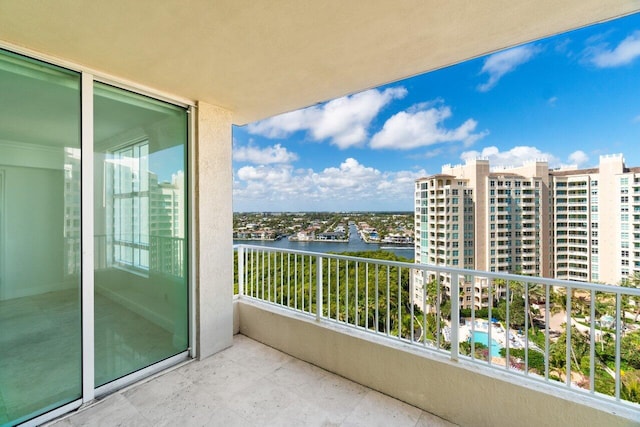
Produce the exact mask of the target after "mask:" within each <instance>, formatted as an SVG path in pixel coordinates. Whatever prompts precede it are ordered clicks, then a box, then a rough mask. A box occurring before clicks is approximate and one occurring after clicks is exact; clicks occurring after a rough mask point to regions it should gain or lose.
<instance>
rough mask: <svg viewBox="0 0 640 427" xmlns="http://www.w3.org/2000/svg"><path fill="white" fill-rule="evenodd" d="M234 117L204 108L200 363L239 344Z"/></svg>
mask: <svg viewBox="0 0 640 427" xmlns="http://www.w3.org/2000/svg"><path fill="white" fill-rule="evenodd" d="M231 117H232V116H231V113H230V112H229V111H227V110H224V109H222V108H218V107H215V106H213V105H209V104H205V103H199V104H198V108H197V119H196V128H197V131H196V153H195V159H196V161H195V167H196V171H195V172H196V173H195V176H196V177H197V180H196V183H195V203H194V204H195V209H196V239H197V241H196V247H197V252H196V265H197V267H196V269H197V273H196V340H197V355H198V357H199V358H204V357H207V356H210V355H212V354H214V353H216V352H218V351H220V350H222V349H224V348H227V347H229V346H231V344H232V343H233V286H231V285H230V283H233V236H232V233H231V230H232V229H233V208H232V203H233V201H232V170H231V165H232V160H231V147H232V144H231Z"/></svg>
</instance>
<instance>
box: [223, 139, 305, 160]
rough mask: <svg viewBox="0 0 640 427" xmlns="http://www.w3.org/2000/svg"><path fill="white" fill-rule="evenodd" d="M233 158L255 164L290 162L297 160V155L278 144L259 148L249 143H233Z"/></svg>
mask: <svg viewBox="0 0 640 427" xmlns="http://www.w3.org/2000/svg"><path fill="white" fill-rule="evenodd" d="M233 160H235V161H237V162H248V163H254V164H257V165H268V164H273V163H291V162H294V161H296V160H298V155H297V154H295V153H292V152H290V151H288V150H287V149H286V148H285V147H283V146H281V145H280V144H276V145H273V146H270V147H264V148H260V147H256V146H255V145H253V144H251V143H250V144H249V145H246V146H243V147H241V146H236V145H234V147H233Z"/></svg>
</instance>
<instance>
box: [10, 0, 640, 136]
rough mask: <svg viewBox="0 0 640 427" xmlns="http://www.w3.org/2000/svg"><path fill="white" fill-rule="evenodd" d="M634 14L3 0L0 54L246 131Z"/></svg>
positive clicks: (522, 4)
mask: <svg viewBox="0 0 640 427" xmlns="http://www.w3.org/2000/svg"><path fill="white" fill-rule="evenodd" d="M637 10H640V0H535V1H532V0H446V1H443V0H413V1H408V0H396V1H391V0H367V1H365V0H353V1H346V0H325V1H319V0H313V1H312V0H268V1H267V0H262V1H261V0H217V1H215V0H187V1H185V0H162V1H158V0H135V1H132V0H108V1H83V0H48V1H42V0H2V1H0V43H2V42H5V43H7V44H10V45H18V46H21V47H25V48H27V49H30V50H35V51H37V52H42V53H44V54H47V55H51V56H54V57H56V58H60V59H63V60H66V61H71V62H73V63H76V64H79V65H81V66H84V67H88V68H91V69H95V70H100V71H102V72H104V73H108V74H110V75H113V76H116V77H118V78H122V79H125V80H129V81H132V82H136V83H139V84H142V85H145V86H148V87H151V88H154V89H156V90H160V91H163V92H166V93H169V94H173V95H176V96H179V97H181V98H187V99H190V100H194V101H196V100H200V101H205V102H208V103H211V104H214V105H218V106H220V107H223V108H226V109H228V110H231V111H232V112H233V117H234V123H236V124H244V123H247V122H251V121H254V120H258V119H261V118H265V117H268V116H271V115H274V114H278V113H282V112H285V111H290V110H293V109H297V108H300V107H304V106H308V105H311V104H314V103H317V102H320V101H325V100H328V99H332V98H335V97H338V96H342V95H345V94H348V93H353V92H357V91H360V90H363V89H367V88H371V87H375V86H378V85H380V84H384V83H389V82H392V81H396V80H399V79H402V78H405V77H408V76H412V75H415V74H419V73H422V72H425V71H428V70H434V69H437V68H441V67H443V66H447V65H451V64H454V63H457V62H460V61H463V60H465V59H468V58H471V57H476V56H479V55H482V54H486V53H489V52H492V51H495V50H498V49H502V48H505V47H509V46H513V45H517V44H520V43H523V42H527V41H531V40H535V39H538V38H541V37H544V36H547V35H551V34H556V33H559V32H563V31H566V30H570V29H574V28H578V27H581V26H584V25H587V24H590V23H593V22H598V21H602V20H607V19H611V18H613V17H617V16H621V15H625V14H628V13H631V12H634V11H637Z"/></svg>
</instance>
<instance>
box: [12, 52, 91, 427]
mask: <svg viewBox="0 0 640 427" xmlns="http://www.w3.org/2000/svg"><path fill="white" fill-rule="evenodd" d="M81 355H82V351H81V311H80V75H79V74H77V73H74V72H71V71H68V70H65V69H62V68H58V67H55V66H52V65H49V64H45V63H42V62H39V61H36V60H31V59H27V58H24V57H22V56H19V55H15V54H12V53H9V52H6V51H3V50H0V425H5V424H6V425H13V424H16V423H18V422H22V421H25V420H28V419H30V418H33V417H35V416H38V415H40V414H42V413H44V412H46V411H48V410H51V409H53V408H56V407H58V406H62V405H64V404H66V403H69V402H71V401H74V400H76V399H78V398H80V397H81V392H82V387H81V379H82V366H81Z"/></svg>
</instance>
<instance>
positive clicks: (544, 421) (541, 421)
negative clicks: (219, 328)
mask: <svg viewBox="0 0 640 427" xmlns="http://www.w3.org/2000/svg"><path fill="white" fill-rule="evenodd" d="M234 312H235V316H236V318H235V322H234V323H235V327H236V328H237V330H238V331H239V332H240V333H241V334H243V335H245V336H247V337H250V338H252V339H254V340H256V341H259V342H262V343H264V344H266V345H268V346H270V347H273V348H275V349H278V350H280V351H282V352H284V353H287V354H289V355H291V356H293V357H296V358H298V359H300V360H304V361H306V362H309V363H311V364H313V365H315V366H318V367H320V368H323V369H325V370H327V371H329V372H334V373H336V374H338V375H340V376H342V377H344V378H347V379H349V380H351V381H354V382H356V383H358V384H362V385H364V386H366V387H369V388H371V389H374V390H377V391H379V392H381V393H383V394H385V395H388V396H392V397H394V398H396V399H399V400H401V401H403V402H406V403H408V404H409V405H412V406H415V407H417V408H420V409H422V410H424V411H426V412H428V413H431V414H435V415H437V416H439V417H441V418H443V419H445V420H448V421H450V422H453V423H455V424H459V425H463V426H513V425H519V426H540V425H545V426H556V425H557V426H567V425H601V426H629V425H638V423H640V414H638V412H637V411H636V410H634V409H633V408H626V407H621V406H620V405H615V404H612V403H609V402H607V401H606V400H603V399H601V398H598V397H593V396H590V395H588V394H586V393H585V394H582V393H573V392H570V391H568V390H564V389H561V388H559V387H555V386H553V385H550V384H545V383H542V382H540V381H536V380H533V379H532V380H528V379H526V378H522V377H518V376H515V375H513V374H509V373H508V372H506V371H504V370H498V369H495V368H491V367H489V366H487V367H484V366H479V365H478V364H472V363H470V362H467V361H465V360H459V361H453V360H451V359H450V357H449V356H448V354H445V353H442V354H441V353H437V352H431V351H426V350H424V351H423V350H422V349H419V348H415V347H414V346H410V345H405V344H402V343H399V342H395V341H393V340H391V339H388V338H386V337H384V336H377V335H373V334H369V333H367V332H364V331H359V330H357V329H355V328H351V327H347V326H343V325H339V324H337V323H333V322H327V321H322V322H319V321H316V320H315V319H314V318H313V317H310V316H306V315H304V314H301V313H296V312H293V311H290V310H286V309H282V308H279V307H277V306H274V305H271V304H267V303H262V302H260V301H255V300H251V299H250V298H244V297H241V298H237V299H236V300H235V302H234Z"/></svg>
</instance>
